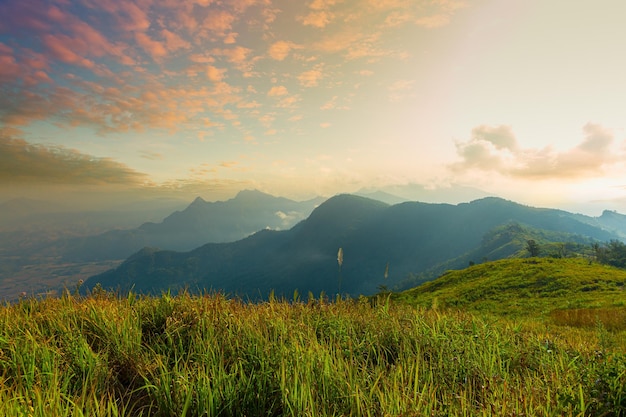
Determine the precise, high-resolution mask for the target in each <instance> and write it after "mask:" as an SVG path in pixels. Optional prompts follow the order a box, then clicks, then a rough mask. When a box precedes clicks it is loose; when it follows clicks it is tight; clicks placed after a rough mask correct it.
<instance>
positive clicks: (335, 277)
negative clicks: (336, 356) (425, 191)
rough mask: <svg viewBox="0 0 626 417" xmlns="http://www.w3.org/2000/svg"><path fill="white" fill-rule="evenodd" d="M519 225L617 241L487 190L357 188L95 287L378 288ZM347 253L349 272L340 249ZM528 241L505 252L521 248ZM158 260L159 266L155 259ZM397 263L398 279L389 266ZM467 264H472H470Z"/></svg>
mask: <svg viewBox="0 0 626 417" xmlns="http://www.w3.org/2000/svg"><path fill="white" fill-rule="evenodd" d="M515 221H517V222H519V223H520V224H524V225H527V226H528V227H531V228H541V229H544V230H546V233H561V234H563V236H569V235H572V236H574V235H581V236H583V237H585V238H586V239H589V240H591V239H593V240H596V241H608V240H610V239H614V238H616V237H617V235H616V234H615V233H612V232H609V231H607V230H604V229H602V228H599V227H595V226H593V225H591V224H589V223H586V222H583V221H580V220H578V219H577V218H576V216H575V215H573V214H571V213H567V212H565V211H562V210H555V209H543V208H534V207H528V206H524V205H521V204H518V203H515V202H512V201H508V200H504V199H499V198H493V197H488V198H485V199H479V200H475V201H473V202H470V203H462V204H458V205H452V204H432V203H420V202H405V203H401V204H396V205H392V206H389V205H387V204H385V203H382V202H378V201H375V200H371V199H368V198H365V197H360V196H354V195H348V194H343V195H338V196H334V197H331V198H330V199H328V200H327V201H325V202H324V203H323V204H321V205H320V206H319V207H317V208H316V209H315V210H313V211H312V213H311V214H310V216H309V217H308V218H307V219H306V220H303V221H301V222H299V223H298V224H297V225H296V226H294V227H293V228H291V229H289V230H284V231H264V232H258V233H255V234H253V235H251V236H249V237H248V238H246V239H243V240H240V241H236V242H231V243H226V244H217V243H213V244H209V245H203V246H200V247H198V248H196V249H194V250H192V251H189V252H184V253H172V252H165V251H164V252H163V253H158V252H156V253H157V254H156V255H152V257H151V258H148V257H144V258H142V257H135V258H133V261H132V262H125V263H123V264H122V265H120V267H118V268H117V269H115V270H110V271H108V272H106V273H104V274H101V275H98V276H94V277H91V278H90V279H89V280H88V281H87V284H88V285H87V288H89V287H90V286H93V285H95V283H96V282H101V284H102V285H104V286H106V287H110V288H116V287H117V288H120V289H125V288H122V286H121V285H120V284H121V283H122V282H124V283H130V282H132V280H133V279H138V278H141V280H142V282H146V283H148V282H149V283H150V287H142V286H136V287H135V289H136V290H138V291H148V292H158V291H159V290H164V289H167V288H181V287H185V286H188V287H190V288H192V289H194V290H202V289H211V290H219V291H225V292H228V293H231V294H240V295H243V296H249V297H257V296H258V295H259V294H260V295H261V297H263V296H267V294H269V292H270V291H272V290H274V291H276V292H277V293H281V294H283V295H290V293H293V291H294V290H298V291H300V292H307V291H311V292H313V293H319V292H326V293H334V292H337V291H338V289H339V287H340V286H341V288H342V289H343V291H345V293H348V294H351V295H358V294H371V293H373V292H375V291H376V288H378V287H379V286H380V285H386V286H389V287H392V286H394V285H396V284H398V283H399V282H401V281H402V280H403V279H405V278H406V277H407V276H408V275H409V274H412V273H420V272H423V271H427V270H429V269H432V268H436V267H437V265H442V264H445V263H446V262H447V261H449V260H451V259H455V258H459V259H461V258H462V257H463V256H464V255H467V254H468V253H472V250H476V248H478V247H480V245H481V241H482V239H483V238H484V236H485V234H486V233H488V232H489V231H490V230H492V229H493V228H494V227H498V226H502V225H506V224H509V223H511V222H515ZM340 247H341V248H342V249H343V251H344V263H343V265H342V267H341V269H339V268H338V265H337V259H336V258H337V251H338V249H339V248H340ZM519 250H520V248H519V244H518V245H517V246H511V247H510V248H506V247H505V249H502V250H501V251H500V253H501V256H511V255H512V254H513V253H516V252H519ZM154 262H156V263H154ZM386 265H390V268H389V271H390V273H389V278H387V279H385V278H384V274H383V272H384V271H385V267H386ZM466 265H467V264H466Z"/></svg>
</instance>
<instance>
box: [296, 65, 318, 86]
mask: <svg viewBox="0 0 626 417" xmlns="http://www.w3.org/2000/svg"><path fill="white" fill-rule="evenodd" d="M323 76H324V74H323V73H322V71H320V70H318V69H313V70H310V71H305V72H303V73H302V74H300V75H298V81H300V84H302V85H303V86H304V87H315V86H317V84H318V83H319V80H320V79H322V77H323Z"/></svg>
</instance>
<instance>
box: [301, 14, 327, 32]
mask: <svg viewBox="0 0 626 417" xmlns="http://www.w3.org/2000/svg"><path fill="white" fill-rule="evenodd" d="M334 17H335V15H334V14H332V13H330V12H327V11H320V12H311V13H309V14H307V15H306V16H304V17H302V18H300V21H301V22H302V24H303V25H305V26H314V27H316V28H320V29H323V28H324V27H326V25H328V24H329V23H330V22H331V21H332V20H333V18H334Z"/></svg>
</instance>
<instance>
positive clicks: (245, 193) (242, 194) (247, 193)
mask: <svg viewBox="0 0 626 417" xmlns="http://www.w3.org/2000/svg"><path fill="white" fill-rule="evenodd" d="M259 197H274V196H272V195H270V194H267V193H264V192H262V191H259V190H257V189H253V190H241V191H239V192H238V193H237V195H236V196H235V199H246V198H259Z"/></svg>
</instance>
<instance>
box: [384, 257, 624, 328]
mask: <svg viewBox="0 0 626 417" xmlns="http://www.w3.org/2000/svg"><path fill="white" fill-rule="evenodd" d="M625 284H626V271H625V270H623V269H617V268H614V267H610V266H606V265H601V264H598V263H592V262H589V261H588V260H585V259H581V258H577V259H576V258H572V259H565V258H561V259H555V258H524V259H519V258H518V259H503V260H499V261H494V262H487V263H484V264H481V265H475V266H471V267H468V268H466V269H463V270H457V271H449V272H447V273H445V274H444V275H442V276H441V277H439V278H437V279H435V280H433V281H431V282H427V283H425V284H422V285H420V286H418V287H416V288H412V289H410V290H407V291H404V292H401V293H398V294H394V295H393V296H392V297H393V298H394V299H397V300H402V301H405V302H408V303H409V304H412V305H416V306H421V307H432V306H438V307H448V308H455V309H463V310H473V311H485V312H486V311H489V312H492V313H495V312H497V313H502V314H505V315H528V316H531V315H532V316H541V315H542V314H546V313H549V312H551V311H554V310H558V309H566V308H567V309H574V308H587V307H589V306H594V307H595V308H599V307H616V306H621V305H623V303H624V286H625Z"/></svg>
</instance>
